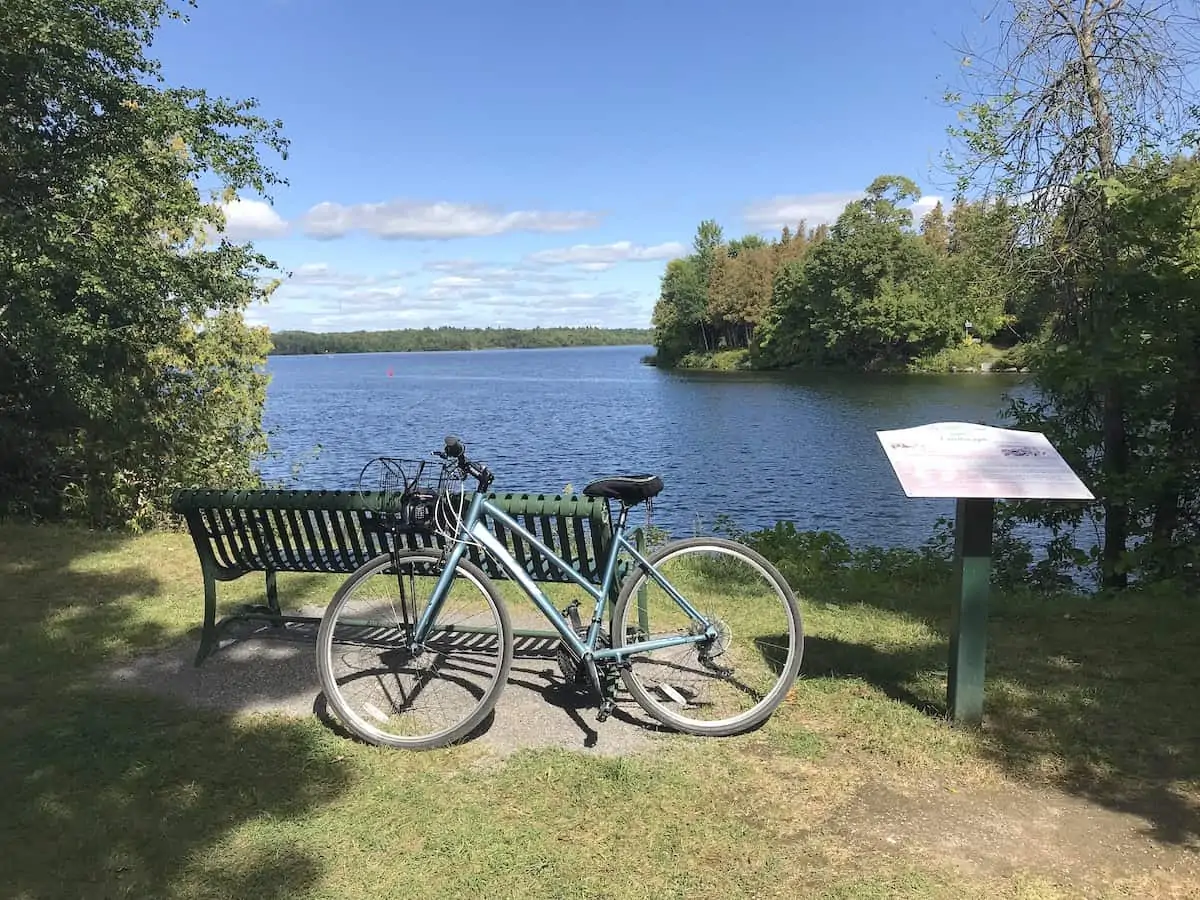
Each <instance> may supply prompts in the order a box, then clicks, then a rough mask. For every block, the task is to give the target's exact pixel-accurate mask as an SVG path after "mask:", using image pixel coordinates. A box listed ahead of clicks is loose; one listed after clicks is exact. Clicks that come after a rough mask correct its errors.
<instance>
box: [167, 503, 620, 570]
mask: <svg viewBox="0 0 1200 900" xmlns="http://www.w3.org/2000/svg"><path fill="white" fill-rule="evenodd" d="M489 499H491V501H492V502H493V503H495V504H496V505H497V506H498V507H499V508H500V509H503V510H504V511H505V512H506V513H507V514H508V515H509V516H511V517H512V518H513V519H514V520H516V521H517V522H520V523H521V525H523V526H524V527H525V528H527V529H528V530H529V531H530V532H531V533H532V534H533V535H535V536H536V537H537V538H538V539H539V540H541V541H542V542H543V543H544V544H545V545H546V546H548V547H549V548H551V549H552V550H553V551H554V552H555V553H556V554H558V555H559V556H561V557H562V558H563V560H564V561H566V562H567V563H569V564H570V565H572V566H573V567H574V568H575V569H576V570H577V571H578V572H580V574H582V575H583V576H584V577H586V578H587V579H589V580H590V581H592V582H593V583H596V584H599V582H600V573H601V570H602V568H603V562H604V558H605V556H606V555H607V549H608V546H609V541H610V533H609V527H610V526H609V522H610V519H609V508H608V504H607V502H606V501H604V500H596V499H592V498H585V497H580V496H578V495H567V496H563V495H545V494H502V495H497V494H492V495H490V497H489ZM173 508H174V509H175V511H176V512H180V513H182V514H183V515H184V517H185V518H186V520H187V523H188V528H189V529H190V530H191V532H192V537H193V540H194V541H195V543H196V549H197V552H198V553H200V555H201V557H202V559H209V560H211V562H212V563H213V564H214V565H216V566H218V567H219V568H221V569H224V570H226V571H227V572H228V573H235V572H239V571H265V570H274V571H293V572H327V573H347V572H352V571H353V570H354V569H356V568H357V567H358V566H360V565H362V564H363V563H364V562H366V561H367V560H369V559H371V558H373V557H375V556H377V555H379V554H380V553H383V552H386V551H387V550H388V549H390V548H391V544H392V536H391V534H390V533H389V532H387V531H385V530H384V529H383V528H381V527H380V526H381V524H382V522H383V517H381V515H380V497H379V496H378V495H373V494H361V493H359V492H357V491H305V490H293V491H288V490H267V491H213V490H204V489H193V490H184V491H179V492H177V493H176V495H175V499H174V502H173ZM485 524H486V525H487V527H488V528H489V530H491V531H492V533H493V534H495V535H496V537H497V538H498V539H499V540H500V542H501V543H502V544H503V545H504V546H505V548H506V549H507V550H508V551H509V552H510V553H511V554H512V556H513V558H514V559H515V560H516V561H517V562H518V563H519V564H520V565H521V566H522V567H523V568H524V569H525V570H526V571H527V572H529V574H530V576H531V577H533V579H534V580H535V581H542V582H547V581H551V582H566V581H569V580H570V579H569V578H567V577H566V576H564V575H562V574H561V573H560V572H559V571H558V570H557V569H555V568H554V567H553V566H552V565H551V564H550V562H549V560H548V559H546V558H545V557H544V556H543V554H541V553H540V552H538V551H537V550H536V548H534V547H533V546H532V545H530V544H529V543H528V542H526V541H525V540H523V539H520V538H519V537H518V536H517V535H516V534H515V533H514V532H512V531H511V529H508V528H506V527H504V526H503V525H502V524H501V523H500V522H498V521H495V520H493V519H492V518H491V517H490V516H488V517H485ZM396 539H397V540H398V541H399V543H400V545H401V546H402V547H405V548H411V549H433V550H438V551H440V550H441V549H442V548H443V547H444V544H445V541H444V540H443V539H442V538H441V537H440V536H434V535H430V534H427V533H417V534H402V535H398V536H397V538H396ZM467 558H468V559H470V560H471V561H472V562H474V563H475V564H476V565H478V566H479V567H480V568H482V569H483V570H484V572H485V573H486V574H488V575H489V576H491V577H493V578H505V577H507V575H506V573H505V572H504V571H503V570H502V569H500V568H499V566H497V565H496V564H495V563H494V562H493V561H492V559H491V557H490V556H489V555H488V554H487V553H486V552H484V551H483V550H482V549H481V548H480V547H476V546H474V545H471V546H468V548H467Z"/></svg>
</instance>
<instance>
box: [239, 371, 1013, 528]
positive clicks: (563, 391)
mask: <svg viewBox="0 0 1200 900" xmlns="http://www.w3.org/2000/svg"><path fill="white" fill-rule="evenodd" d="M650 352H652V350H651V348H649V347H576V348H565V349H553V350H483V351H472V352H446V353H370V354H336V355H334V354H330V355H324V356H272V357H270V358H269V359H268V363H267V370H268V372H269V373H270V375H271V383H270V386H269V388H268V390H267V405H266V411H265V425H266V427H267V429H268V432H269V434H270V446H271V450H272V456H271V457H270V458H268V459H267V460H265V461H264V462H263V463H262V464H261V466H260V469H261V471H262V473H263V475H264V477H266V478H267V479H268V480H271V481H286V482H287V483H288V486H294V487H312V488H353V487H355V485H356V480H357V477H358V474H359V472H360V471H361V469H362V466H363V464H364V463H365V462H366V461H367V460H369V459H370V458H371V457H373V456H406V457H414V456H426V455H427V454H428V453H429V451H431V450H434V449H440V448H441V446H442V439H443V437H444V436H445V435H446V434H457V435H459V436H460V437H461V438H462V439H463V441H464V443H465V444H466V445H467V449H468V452H469V453H470V455H471V456H472V457H473V458H478V459H479V460H482V461H484V462H486V463H488V465H490V466H491V468H492V470H493V472H494V473H495V475H496V482H495V485H494V486H493V490H496V491H500V492H507V491H514V492H523V491H533V492H556V491H561V490H562V489H563V488H564V487H565V486H566V485H568V484H570V485H572V486H573V487H574V488H575V489H579V488H582V487H583V485H584V484H586V483H587V482H588V481H589V480H591V479H593V478H598V477H601V476H603V475H609V474H618V473H622V472H654V473H658V474H661V475H662V476H663V479H664V481H665V483H666V490H665V491H664V492H663V493H662V494H661V495H660V496H659V498H658V499H657V501H656V503H655V506H654V523H655V524H657V525H661V526H663V527H666V528H668V529H671V530H672V531H674V532H688V533H691V532H693V531H695V530H700V531H710V530H711V525H712V522H713V519H714V517H715V516H716V515H718V514H720V513H727V514H729V515H730V516H732V517H733V519H734V520H735V521H736V522H737V523H738V524H739V525H741V526H743V527H760V526H767V525H772V524H774V523H775V522H776V521H779V520H781V519H790V520H792V521H794V522H795V523H796V524H797V526H798V527H800V528H803V529H829V530H833V531H837V532H839V533H841V534H842V535H844V536H845V537H846V538H848V539H849V540H850V541H851V542H853V543H856V544H875V545H877V546H884V547H887V546H915V545H917V544H919V543H921V542H922V541H923V540H925V538H927V537H928V536H929V534H930V533H931V529H932V527H933V524H934V522H935V521H936V519H937V517H938V516H939V515H950V514H952V513H953V501H944V500H909V499H907V498H906V497H905V496H904V493H903V491H902V490H901V489H900V485H899V483H898V482H897V481H896V478H895V476H894V475H893V473H892V470H891V468H890V466H889V465H888V462H887V459H886V457H885V456H884V453H883V448H882V447H881V446H880V444H879V441H878V439H877V438H876V437H875V432H876V431H877V430H883V429H890V428H906V427H910V426H914V425H923V424H926V423H928V422H936V421H966V422H982V423H985V424H991V425H995V424H1001V422H1000V412H1001V410H1002V408H1003V407H1004V405H1005V402H1006V395H1008V394H1014V395H1017V396H1020V395H1022V394H1023V393H1024V392H1025V391H1026V390H1027V389H1026V388H1025V387H1024V385H1023V382H1022V380H1021V378H1020V377H1019V376H1010V375H952V376H930V375H920V376H917V375H912V376H906V375H845V374H838V375H833V374H818V375H812V374H806V375H802V376H801V375H794V374H788V375H782V374H776V373H732V374H731V373H702V372H671V371H665V370H660V369H655V368H653V367H651V366H647V365H644V364H643V363H642V362H641V359H642V357H643V356H645V355H647V354H648V353H650ZM317 445H320V446H321V450H320V452H319V453H317V454H316V455H315V456H314V454H313V451H314V449H315V448H316V447H317ZM643 516H644V514H643V513H638V514H635V521H641V520H642V517H643Z"/></svg>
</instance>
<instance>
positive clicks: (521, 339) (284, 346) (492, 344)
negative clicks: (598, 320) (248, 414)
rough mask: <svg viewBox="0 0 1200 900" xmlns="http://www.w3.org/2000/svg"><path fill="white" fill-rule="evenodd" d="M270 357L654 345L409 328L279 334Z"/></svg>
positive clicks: (648, 337) (620, 331)
mask: <svg viewBox="0 0 1200 900" xmlns="http://www.w3.org/2000/svg"><path fill="white" fill-rule="evenodd" d="M271 341H272V343H273V345H274V346H273V347H272V349H271V353H272V355H278V356H284V355H289V354H301V353H396V352H408V351H414V350H488V349H495V348H509V349H516V348H533V347H609V346H633V345H642V344H650V343H652V341H653V335H652V333H651V331H650V330H649V329H646V328H451V327H448V326H447V327H442V328H406V329H401V330H398V331H345V332H320V333H316V332H311V331H277V332H275V333H274V334H272V335H271Z"/></svg>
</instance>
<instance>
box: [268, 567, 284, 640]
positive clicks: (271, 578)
mask: <svg viewBox="0 0 1200 900" xmlns="http://www.w3.org/2000/svg"><path fill="white" fill-rule="evenodd" d="M267 611H268V612H270V613H271V615H273V616H279V615H280V611H279V585H278V583H277V582H276V579H275V573H274V572H267ZM271 624H272V625H274V626H275V627H276V628H279V627H281V626H282V625H283V620H282V619H279V618H276V619H272V620H271Z"/></svg>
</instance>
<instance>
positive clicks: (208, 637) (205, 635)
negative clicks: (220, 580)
mask: <svg viewBox="0 0 1200 900" xmlns="http://www.w3.org/2000/svg"><path fill="white" fill-rule="evenodd" d="M216 642H217V579H215V578H214V577H213V575H212V572H210V571H209V570H208V568H207V567H205V569H204V629H203V630H202V631H201V632H200V649H199V651H197V653H196V665H197V666H199V665H200V664H201V663H202V662H204V658H205V657H206V656H208V654H209V653H211V652H212V649H213V645H215V644H216Z"/></svg>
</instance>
